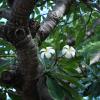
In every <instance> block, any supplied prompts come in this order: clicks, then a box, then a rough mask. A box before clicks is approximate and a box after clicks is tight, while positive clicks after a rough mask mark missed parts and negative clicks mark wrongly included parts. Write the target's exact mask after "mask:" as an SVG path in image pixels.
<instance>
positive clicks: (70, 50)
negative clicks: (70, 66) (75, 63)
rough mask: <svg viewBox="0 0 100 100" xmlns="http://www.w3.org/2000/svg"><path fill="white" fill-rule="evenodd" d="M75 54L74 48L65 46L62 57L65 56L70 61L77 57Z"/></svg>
mask: <svg viewBox="0 0 100 100" xmlns="http://www.w3.org/2000/svg"><path fill="white" fill-rule="evenodd" d="M75 52H76V50H75V49H74V48H73V47H72V46H69V45H65V46H64V47H63V49H62V55H64V56H65V58H68V59H70V58H73V57H75Z"/></svg>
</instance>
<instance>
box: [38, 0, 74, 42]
mask: <svg viewBox="0 0 100 100" xmlns="http://www.w3.org/2000/svg"><path fill="white" fill-rule="evenodd" d="M55 4H56V5H55V6H54V8H53V10H52V11H51V12H49V13H48V16H47V18H46V19H45V20H44V21H43V23H41V25H40V28H39V31H38V32H37V34H36V38H37V39H38V41H39V42H41V41H43V40H45V39H46V38H47V36H48V35H49V33H50V31H51V30H52V29H54V27H55V26H56V25H57V23H58V22H59V20H60V18H61V17H63V16H64V14H65V13H67V12H68V10H69V9H70V6H71V4H72V0H55Z"/></svg>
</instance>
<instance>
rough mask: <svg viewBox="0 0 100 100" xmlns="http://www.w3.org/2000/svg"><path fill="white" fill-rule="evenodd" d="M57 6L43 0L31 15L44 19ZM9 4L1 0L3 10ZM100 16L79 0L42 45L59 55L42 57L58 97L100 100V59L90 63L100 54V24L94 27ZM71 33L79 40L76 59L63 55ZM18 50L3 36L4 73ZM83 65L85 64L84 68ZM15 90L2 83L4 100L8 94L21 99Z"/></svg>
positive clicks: (0, 92) (52, 90) (0, 67)
mask: <svg viewBox="0 0 100 100" xmlns="http://www.w3.org/2000/svg"><path fill="white" fill-rule="evenodd" d="M98 3H99V2H98V1H97V4H98ZM53 6H54V4H53V1H52V0H46V1H45V3H44V2H43V1H42V0H39V2H37V4H36V7H35V9H34V11H33V13H32V14H31V17H32V18H34V20H36V21H38V22H42V21H43V19H44V18H45V17H46V16H47V12H48V10H49V9H52V7H53ZM6 7H7V4H6V1H5V0H0V9H3V8H6ZM44 11H45V12H44ZM98 18H100V12H99V11H97V10H96V9H95V8H90V7H88V6H86V5H85V4H83V3H82V1H80V2H76V3H75V4H73V6H72V7H71V9H70V12H69V13H68V14H67V15H65V16H64V17H63V18H61V19H60V22H59V24H58V25H57V26H56V27H55V29H54V30H52V31H51V32H50V36H49V37H48V38H47V39H46V40H45V41H44V42H43V43H42V45H41V47H39V50H40V49H41V48H45V47H48V46H51V47H53V48H54V49H55V50H56V55H55V56H54V57H52V58H51V59H50V60H49V59H41V60H40V61H41V62H43V63H42V64H43V66H44V72H45V73H46V74H45V75H46V77H47V85H48V89H49V92H50V94H51V96H52V97H53V98H54V100H64V96H67V97H68V98H69V100H82V99H84V100H93V98H94V99H95V100H99V99H100V62H99V61H97V62H95V63H94V64H92V65H90V60H91V59H93V58H94V56H95V55H96V54H97V53H98V54H99V56H100V41H99V40H100V23H99V25H96V27H94V28H93V25H94V23H95V21H96V19H98ZM0 24H5V20H4V19H1V20H0ZM92 29H93V31H94V35H92V36H90V37H88V38H85V37H86V32H87V30H92ZM69 36H71V37H73V38H74V39H75V45H74V48H75V49H76V51H77V52H76V57H75V58H72V59H67V58H64V57H61V56H60V55H61V50H62V48H63V46H64V45H66V44H67V40H68V37H69ZM15 52H16V50H15V48H14V47H13V46H12V45H11V44H10V43H8V42H6V41H4V40H2V39H0V59H3V62H2V61H0V73H1V72H2V71H4V70H9V67H10V66H11V65H14V64H15V63H16V54H15ZM39 56H40V54H39ZM83 65H84V66H85V67H82V66H83ZM76 68H79V69H80V70H81V73H79V72H77V71H76ZM15 92H16V91H14V90H13V89H12V88H11V87H7V86H4V85H1V86H0V97H2V98H3V100H6V98H7V97H8V96H7V95H6V94H8V95H9V97H10V98H11V100H20V99H19V98H18V96H17V95H16V93H15ZM83 97H87V98H86V99H85V98H83Z"/></svg>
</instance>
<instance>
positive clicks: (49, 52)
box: [40, 47, 55, 59]
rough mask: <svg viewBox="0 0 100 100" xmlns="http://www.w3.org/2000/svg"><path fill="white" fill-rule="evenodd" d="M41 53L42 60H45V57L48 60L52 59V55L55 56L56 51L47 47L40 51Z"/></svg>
mask: <svg viewBox="0 0 100 100" xmlns="http://www.w3.org/2000/svg"><path fill="white" fill-rule="evenodd" d="M40 52H41V58H42V59H44V57H46V58H48V59H49V58H51V56H52V55H54V54H55V50H54V49H53V48H52V47H46V48H43V49H41V50H40Z"/></svg>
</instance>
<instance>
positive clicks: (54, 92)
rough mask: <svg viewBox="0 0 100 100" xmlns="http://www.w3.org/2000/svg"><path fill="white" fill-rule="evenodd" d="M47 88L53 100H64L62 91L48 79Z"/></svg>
mask: <svg viewBox="0 0 100 100" xmlns="http://www.w3.org/2000/svg"><path fill="white" fill-rule="evenodd" d="M47 86H48V88H49V93H50V94H51V96H52V97H53V98H54V100H64V90H63V88H61V87H60V86H59V84H58V83H57V82H56V81H55V80H54V79H52V78H50V77H48V78H47Z"/></svg>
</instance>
